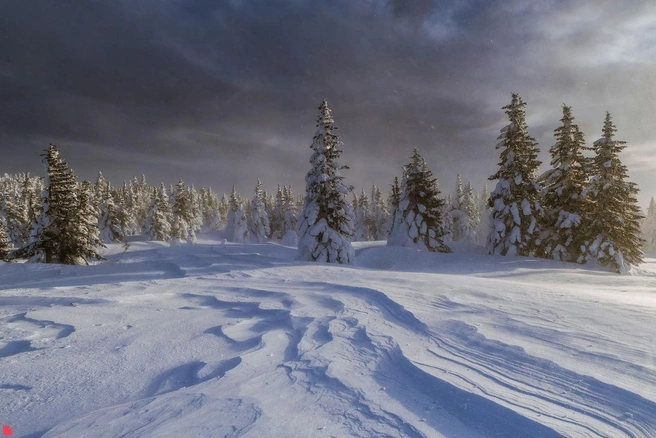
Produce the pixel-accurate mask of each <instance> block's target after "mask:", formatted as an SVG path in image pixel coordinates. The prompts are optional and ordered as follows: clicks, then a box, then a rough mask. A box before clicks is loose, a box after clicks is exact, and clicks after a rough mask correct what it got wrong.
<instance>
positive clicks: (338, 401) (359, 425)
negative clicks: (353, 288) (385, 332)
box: [279, 299, 425, 437]
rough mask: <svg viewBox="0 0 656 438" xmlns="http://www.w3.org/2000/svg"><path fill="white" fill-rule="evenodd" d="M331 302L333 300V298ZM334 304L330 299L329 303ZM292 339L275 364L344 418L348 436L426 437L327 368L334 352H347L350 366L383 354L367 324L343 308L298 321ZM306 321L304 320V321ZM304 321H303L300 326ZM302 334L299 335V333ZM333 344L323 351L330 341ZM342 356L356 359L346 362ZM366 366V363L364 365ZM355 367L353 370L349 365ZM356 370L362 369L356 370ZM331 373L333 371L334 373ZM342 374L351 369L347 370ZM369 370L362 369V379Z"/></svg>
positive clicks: (331, 411)
mask: <svg viewBox="0 0 656 438" xmlns="http://www.w3.org/2000/svg"><path fill="white" fill-rule="evenodd" d="M333 301H337V300H334V299H333ZM333 304H334V303H333ZM300 322H301V325H299V326H297V328H296V331H295V335H293V336H291V340H292V342H291V343H290V345H289V346H288V348H287V352H286V353H287V354H285V359H286V360H285V362H283V363H282V364H280V365H279V367H280V368H282V369H284V370H285V372H286V373H287V376H288V377H289V379H290V382H291V383H292V384H295V385H302V386H303V387H304V388H305V390H306V391H308V392H309V393H311V394H313V395H315V396H316V397H317V399H318V400H321V404H322V406H323V408H324V409H325V410H326V411H327V412H328V413H330V414H331V415H334V416H335V417H336V418H338V419H339V421H341V422H343V421H344V420H346V424H347V427H348V428H349V430H350V435H353V436H380V437H393V436H395V437H396V436H398V437H424V436H425V435H424V434H422V433H421V432H420V431H419V430H417V429H416V428H415V427H414V426H412V425H411V424H409V423H408V422H406V421H404V420H403V419H402V418H401V417H399V416H398V415H396V414H394V413H392V412H388V411H386V410H384V409H383V408H381V407H380V406H379V405H378V404H377V403H375V402H374V401H373V400H372V399H370V398H368V397H367V396H366V394H364V393H363V391H362V390H361V389H359V388H358V386H357V385H354V384H352V382H348V381H346V380H344V379H343V378H342V377H343V376H341V375H340V377H337V375H336V374H335V373H333V371H332V370H331V363H333V362H334V361H335V360H336V359H337V358H336V357H335V356H334V355H333V353H334V352H335V351H341V352H344V351H346V352H347V354H346V356H345V358H344V362H345V363H347V364H348V363H350V364H351V366H354V367H356V369H357V367H361V366H364V367H369V366H373V365H372V364H375V363H376V361H377V360H378V359H379V358H380V357H381V355H380V351H379V348H378V347H377V346H376V345H375V343H374V342H373V341H372V339H371V338H370V337H369V336H368V334H367V331H366V328H365V327H364V326H363V325H360V324H359V321H358V320H357V319H356V318H353V317H348V316H345V315H343V314H341V312H339V313H338V314H337V315H330V316H323V317H317V318H313V319H311V320H307V319H305V320H303V321H300ZM305 323H307V324H305ZM303 324H305V326H303ZM300 334H302V336H299V335H300ZM334 342H335V343H338V344H339V345H337V346H335V349H333V350H330V351H325V354H324V351H323V349H324V348H328V347H330V344H332V343H334ZM346 357H354V358H356V359H355V360H353V361H349V360H348V359H346ZM367 369H368V368H367ZM353 371H356V370H353ZM357 371H358V374H360V372H361V371H363V370H361V369H357ZM334 374H335V375H334ZM345 374H349V371H346V372H345ZM367 374H368V372H367V373H362V378H366V377H365V376H366V375H367Z"/></svg>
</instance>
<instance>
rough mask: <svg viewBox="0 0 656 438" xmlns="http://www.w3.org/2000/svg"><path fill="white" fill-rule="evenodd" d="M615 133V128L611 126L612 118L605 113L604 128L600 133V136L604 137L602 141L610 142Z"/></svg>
mask: <svg viewBox="0 0 656 438" xmlns="http://www.w3.org/2000/svg"><path fill="white" fill-rule="evenodd" d="M616 131H617V128H616V127H615V125H614V124H613V118H612V117H611V115H610V113H609V112H608V111H606V118H605V119H604V128H603V131H602V135H603V136H604V139H606V140H607V141H610V140H612V139H613V137H614V136H615V132H616Z"/></svg>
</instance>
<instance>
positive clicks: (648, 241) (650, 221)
mask: <svg viewBox="0 0 656 438" xmlns="http://www.w3.org/2000/svg"><path fill="white" fill-rule="evenodd" d="M642 236H643V239H644V240H645V245H644V249H645V252H646V253H648V254H654V253H655V252H656V201H655V200H654V197H653V196H652V198H651V200H650V201H649V207H647V216H646V217H645V219H644V221H643V224H642Z"/></svg>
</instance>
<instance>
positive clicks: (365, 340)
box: [0, 236, 656, 438]
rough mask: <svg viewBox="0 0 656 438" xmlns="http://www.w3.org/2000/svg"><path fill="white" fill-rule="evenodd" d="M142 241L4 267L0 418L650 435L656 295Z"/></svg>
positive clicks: (573, 275)
mask: <svg viewBox="0 0 656 438" xmlns="http://www.w3.org/2000/svg"><path fill="white" fill-rule="evenodd" d="M382 245H384V243H383V242H380V243H366V244H356V245H354V248H355V251H356V265H355V266H353V265H351V266H344V265H331V264H326V263H308V262H298V261H296V260H295V256H296V250H295V249H293V248H288V247H284V246H280V245H274V244H257V245H242V244H231V243H227V244H221V243H220V242H219V241H211V240H207V237H206V236H199V240H198V243H197V244H196V245H187V246H179V247H166V246H162V245H159V244H156V243H149V242H133V243H132V244H131V246H130V248H129V250H128V251H127V252H125V251H124V249H123V248H122V247H121V246H120V245H116V246H110V248H108V250H107V252H106V254H105V255H106V256H107V258H108V261H107V262H103V263H99V264H96V265H94V266H90V267H76V266H57V265H25V264H23V265H21V264H0V285H1V286H0V369H1V370H2V372H1V373H0V418H2V422H3V423H5V424H7V425H10V426H11V427H12V428H13V430H14V434H15V435H16V436H31V437H41V436H43V437H47V438H52V437H94V438H96V437H116V436H126V437H142V436H143V437H167V436H171V437H180V436H185V437H223V436H245V437H262V436H267V437H269V436H271V437H314V436H318V437H324V436H325V437H330V436H339V437H347V436H358V437H372V436H394V437H458V438H459V437H497V436H503V437H522V438H523V437H561V436H589V437H608V436H612V437H650V436H656V356H655V355H654V350H653V345H654V342H655V341H656V339H655V338H654V330H653V315H654V312H655V311H656V299H654V293H653V284H654V283H653V282H654V278H655V277H656V268H655V267H654V266H656V261H654V260H650V262H651V263H646V264H644V265H642V266H640V268H639V269H640V272H638V273H637V275H634V276H617V275H613V274H609V273H605V272H598V271H593V270H589V269H581V267H580V266H577V265H569V264H565V263H560V262H550V261H544V260H540V261H538V260H533V259H528V258H513V257H492V256H485V255H481V254H480V249H477V248H476V247H471V246H462V245H460V246H456V247H455V248H454V249H455V251H456V253H455V254H439V253H428V252H419V251H414V250H411V249H407V248H398V247H396V248H391V247H386V246H382Z"/></svg>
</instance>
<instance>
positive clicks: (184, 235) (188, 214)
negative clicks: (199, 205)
mask: <svg viewBox="0 0 656 438" xmlns="http://www.w3.org/2000/svg"><path fill="white" fill-rule="evenodd" d="M193 224H194V213H193V204H192V198H191V192H190V191H189V190H187V187H186V186H185V184H184V182H182V180H180V181H178V184H177V185H176V189H175V197H174V199H173V205H172V206H171V243H172V244H174V245H177V244H180V243H182V242H185V241H186V242H187V243H194V242H196V233H195V232H194V226H193Z"/></svg>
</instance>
